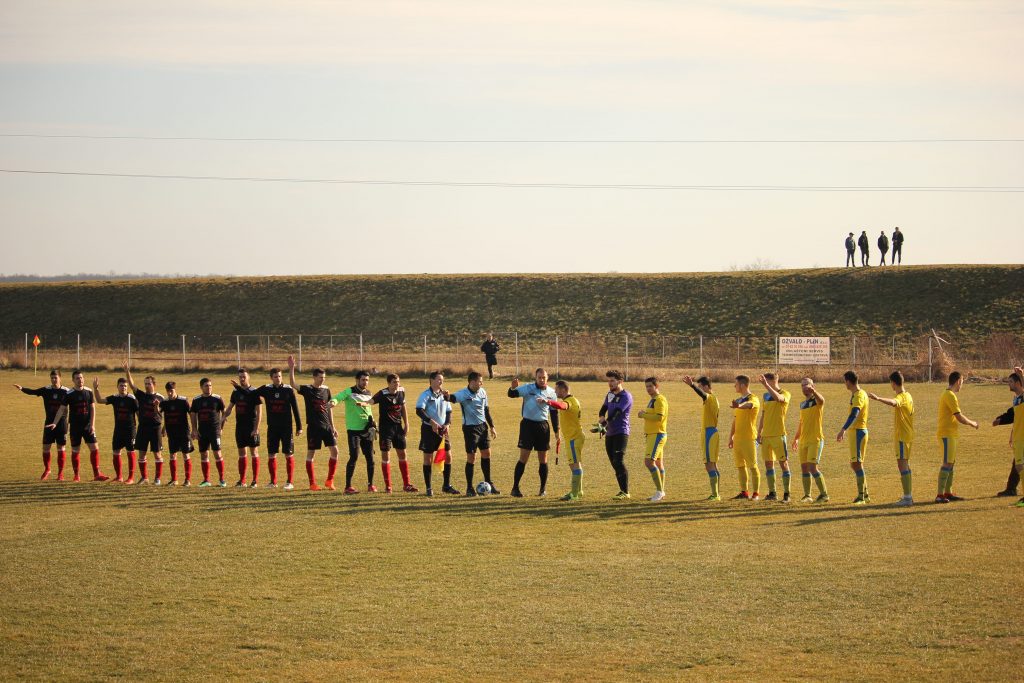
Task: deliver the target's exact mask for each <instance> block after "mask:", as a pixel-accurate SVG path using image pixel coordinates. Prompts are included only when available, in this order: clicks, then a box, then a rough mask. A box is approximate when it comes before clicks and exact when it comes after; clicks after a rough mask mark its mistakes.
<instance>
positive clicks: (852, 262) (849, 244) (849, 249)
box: [846, 232, 857, 268]
mask: <svg viewBox="0 0 1024 683" xmlns="http://www.w3.org/2000/svg"><path fill="white" fill-rule="evenodd" d="M856 251H857V243H856V242H855V241H854V240H853V233H852V232H851V233H850V236H849V237H847V238H846V265H847V266H849V267H851V268H856V267H857V261H856V259H854V257H853V255H854V253H855V252H856Z"/></svg>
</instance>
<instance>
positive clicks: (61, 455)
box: [57, 448, 67, 477]
mask: <svg viewBox="0 0 1024 683" xmlns="http://www.w3.org/2000/svg"><path fill="white" fill-rule="evenodd" d="M66 458H67V453H66V452H65V451H64V449H63V448H61V449H60V450H58V451H57V476H58V477H63V476H64V460H65V459H66Z"/></svg>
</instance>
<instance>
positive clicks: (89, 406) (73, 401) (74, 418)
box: [63, 389, 96, 427]
mask: <svg viewBox="0 0 1024 683" xmlns="http://www.w3.org/2000/svg"><path fill="white" fill-rule="evenodd" d="M95 402H96V401H95V399H94V398H93V396H92V389H71V390H69V391H68V393H67V394H66V395H65V396H64V399H63V404H64V405H66V406H67V407H68V422H69V423H70V424H71V426H72V427H88V426H89V424H91V423H92V416H93V411H94V410H95V409H94V408H93V404H94V403H95Z"/></svg>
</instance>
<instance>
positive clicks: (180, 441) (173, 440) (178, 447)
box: [167, 432, 195, 455]
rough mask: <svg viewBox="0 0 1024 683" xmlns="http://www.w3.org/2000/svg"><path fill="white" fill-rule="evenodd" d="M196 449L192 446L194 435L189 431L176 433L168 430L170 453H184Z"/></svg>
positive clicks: (168, 450) (168, 449) (168, 448)
mask: <svg viewBox="0 0 1024 683" xmlns="http://www.w3.org/2000/svg"><path fill="white" fill-rule="evenodd" d="M193 450H195V449H194V447H193V446H192V435H191V434H189V433H188V432H181V433H179V434H175V433H174V432H167V452H168V453H170V454H172V455H173V454H175V453H184V454H186V455H187V454H189V453H191V452H192V451H193Z"/></svg>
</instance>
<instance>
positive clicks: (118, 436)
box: [110, 429, 135, 452]
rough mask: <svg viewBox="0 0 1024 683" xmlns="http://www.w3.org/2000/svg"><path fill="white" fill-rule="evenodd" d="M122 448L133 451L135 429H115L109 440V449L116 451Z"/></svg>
mask: <svg viewBox="0 0 1024 683" xmlns="http://www.w3.org/2000/svg"><path fill="white" fill-rule="evenodd" d="M122 448H124V449H126V450H129V451H134V450H135V430H134V429H115V430H114V438H113V439H111V442H110V450H112V451H114V452H117V451H119V450H121V449H122Z"/></svg>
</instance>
